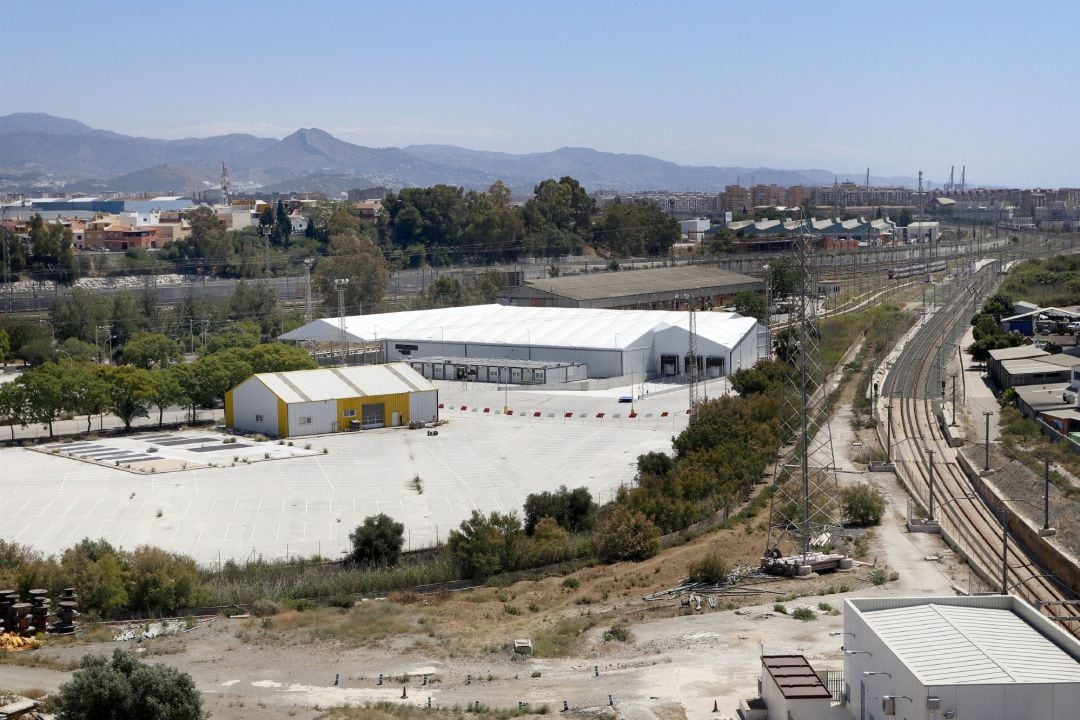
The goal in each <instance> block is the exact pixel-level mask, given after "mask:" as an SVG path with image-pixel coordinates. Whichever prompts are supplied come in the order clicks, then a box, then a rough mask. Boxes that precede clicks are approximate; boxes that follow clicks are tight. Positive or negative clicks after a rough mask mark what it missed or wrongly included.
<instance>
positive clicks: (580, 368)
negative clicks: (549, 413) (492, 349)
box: [409, 357, 589, 385]
mask: <svg viewBox="0 0 1080 720" xmlns="http://www.w3.org/2000/svg"><path fill="white" fill-rule="evenodd" d="M409 365H410V366H411V367H412V369H413V370H415V371H416V372H418V373H420V374H421V375H423V376H424V377H426V378H428V379H429V380H464V381H466V382H493V383H507V384H511V385H533V384H535V385H546V384H552V385H554V384H557V383H568V382H575V381H577V380H585V379H587V378H588V377H589V368H588V367H587V366H586V365H584V364H582V363H575V362H556V361H553V362H543V361H540V360H511V359H501V360H496V359H491V358H458V357H429V358H420V359H417V360H410V361H409Z"/></svg>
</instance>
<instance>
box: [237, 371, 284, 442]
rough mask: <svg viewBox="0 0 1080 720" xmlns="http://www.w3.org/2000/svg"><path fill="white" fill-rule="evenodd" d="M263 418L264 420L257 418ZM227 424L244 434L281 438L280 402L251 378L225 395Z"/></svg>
mask: <svg viewBox="0 0 1080 720" xmlns="http://www.w3.org/2000/svg"><path fill="white" fill-rule="evenodd" d="M257 416H261V417H262V420H261V421H257V420H256V419H255V418H256V417H257ZM225 424H226V425H227V426H229V427H232V428H236V429H237V430H243V431H244V432H258V433H262V434H263V435H268V436H274V437H280V436H281V435H280V432H279V430H280V428H279V425H278V400H277V396H276V395H274V394H273V393H272V392H270V390H269V389H267V387H266V386H265V385H263V384H262V383H261V382H260V381H259V380H258V379H256V378H249V379H248V380H245V381H244V382H242V383H240V384H239V385H237V386H236V387H235V388H233V389H232V390H229V391H228V392H227V393H225Z"/></svg>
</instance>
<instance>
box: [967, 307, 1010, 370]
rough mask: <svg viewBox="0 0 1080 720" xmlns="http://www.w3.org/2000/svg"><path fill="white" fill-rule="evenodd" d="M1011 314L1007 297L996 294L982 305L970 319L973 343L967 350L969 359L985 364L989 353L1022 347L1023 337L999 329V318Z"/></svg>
mask: <svg viewBox="0 0 1080 720" xmlns="http://www.w3.org/2000/svg"><path fill="white" fill-rule="evenodd" d="M1012 314H1013V301H1012V298H1011V297H1009V296H1008V295H1005V294H1002V293H997V294H996V295H993V296H991V297H989V298H987V300H986V302H985V303H983V306H982V308H981V309H980V310H979V312H978V313H976V314H975V316H974V317H972V318H971V324H972V326H973V328H972V337H973V338H974V340H975V342H973V343H972V344H971V346H970V347H969V348H968V352H970V353H971V359H972V360H974V361H975V362H986V361H988V360H989V359H990V351H991V350H998V349H1001V348H1008V347H1016V346H1018V345H1022V344H1023V342H1024V336H1023V335H1021V334H1020V333H1018V332H1006V331H1005V330H1004V329H1002V327H1001V318H1003V317H1007V316H1009V315H1012Z"/></svg>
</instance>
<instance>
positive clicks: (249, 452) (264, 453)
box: [33, 430, 321, 474]
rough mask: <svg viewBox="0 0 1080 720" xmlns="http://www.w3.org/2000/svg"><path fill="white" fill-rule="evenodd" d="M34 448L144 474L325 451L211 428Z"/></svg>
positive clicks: (302, 442) (307, 444)
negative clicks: (237, 435)
mask: <svg viewBox="0 0 1080 720" xmlns="http://www.w3.org/2000/svg"><path fill="white" fill-rule="evenodd" d="M308 447H310V448H311V449H308ZM33 450H35V451H37V452H42V453H46V454H50V455H56V456H59V457H64V458H69V459H71V460H75V461H77V462H85V463H92V464H97V465H104V466H106V467H110V468H119V469H122V470H126V471H128V472H133V473H141V474H147V473H151V474H152V473H162V472H175V471H178V470H199V469H205V468H210V467H222V466H233V465H241V464H248V463H253V462H263V461H269V460H283V459H288V458H295V457H304V456H310V455H316V454H318V453H319V452H321V451H320V450H316V449H314V445H313V444H312V443H311V441H309V440H304V439H302V438H301V439H297V440H295V441H285V442H284V443H279V442H277V441H271V442H255V441H254V440H251V439H249V438H244V437H235V436H232V435H223V434H222V433H219V432H214V431H213V430H202V431H179V432H145V433H139V434H137V435H127V436H119V437H107V438H102V439H94V440H74V441H68V442H57V443H49V444H46V445H36V446H34V447H33Z"/></svg>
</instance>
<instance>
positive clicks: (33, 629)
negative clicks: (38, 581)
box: [24, 588, 49, 637]
mask: <svg viewBox="0 0 1080 720" xmlns="http://www.w3.org/2000/svg"><path fill="white" fill-rule="evenodd" d="M30 623H31V625H30V626H29V627H28V628H27V631H26V634H25V635H24V637H33V636H34V635H36V634H38V633H43V632H48V630H49V591H48V590H42V589H40V588H39V589H35V590H31V591H30Z"/></svg>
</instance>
